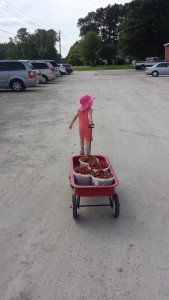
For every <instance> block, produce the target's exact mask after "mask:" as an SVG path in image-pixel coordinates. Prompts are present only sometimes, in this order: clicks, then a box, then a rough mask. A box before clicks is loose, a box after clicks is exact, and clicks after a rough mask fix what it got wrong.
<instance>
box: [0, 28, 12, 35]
mask: <svg viewBox="0 0 169 300" xmlns="http://www.w3.org/2000/svg"><path fill="white" fill-rule="evenodd" d="M0 31H3V32H6V33H9V34H12V35H15V34H14V33H12V32H9V31H6V30H3V29H0Z"/></svg>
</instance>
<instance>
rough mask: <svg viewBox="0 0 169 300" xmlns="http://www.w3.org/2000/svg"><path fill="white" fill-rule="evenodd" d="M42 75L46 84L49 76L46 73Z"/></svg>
mask: <svg viewBox="0 0 169 300" xmlns="http://www.w3.org/2000/svg"><path fill="white" fill-rule="evenodd" d="M42 77H43V81H42V83H45V84H46V83H47V82H48V78H47V77H46V76H45V75H42Z"/></svg>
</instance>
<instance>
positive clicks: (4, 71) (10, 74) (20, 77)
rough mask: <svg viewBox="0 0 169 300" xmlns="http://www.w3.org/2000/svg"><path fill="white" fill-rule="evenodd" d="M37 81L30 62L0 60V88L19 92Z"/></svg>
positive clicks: (34, 84)
mask: <svg viewBox="0 0 169 300" xmlns="http://www.w3.org/2000/svg"><path fill="white" fill-rule="evenodd" d="M37 83H38V81H37V78H36V71H35V70H34V68H33V66H32V65H31V63H29V62H26V61H21V60H0V88H3V89H12V90H13V91H15V92H20V91H23V90H24V89H26V88H27V87H32V86H36V85H37Z"/></svg>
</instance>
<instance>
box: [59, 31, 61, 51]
mask: <svg viewBox="0 0 169 300" xmlns="http://www.w3.org/2000/svg"><path fill="white" fill-rule="evenodd" d="M59 53H60V55H61V32H60V30H59Z"/></svg>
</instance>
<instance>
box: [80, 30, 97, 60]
mask: <svg viewBox="0 0 169 300" xmlns="http://www.w3.org/2000/svg"><path fill="white" fill-rule="evenodd" d="M101 45H102V41H101V38H100V37H99V36H98V35H97V33H95V32H93V31H89V32H87V34H86V36H85V37H84V38H83V39H82V40H81V41H80V43H79V52H80V56H81V59H82V61H83V62H84V64H88V63H89V64H91V65H95V64H97V63H98V62H99V60H100V49H101Z"/></svg>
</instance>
